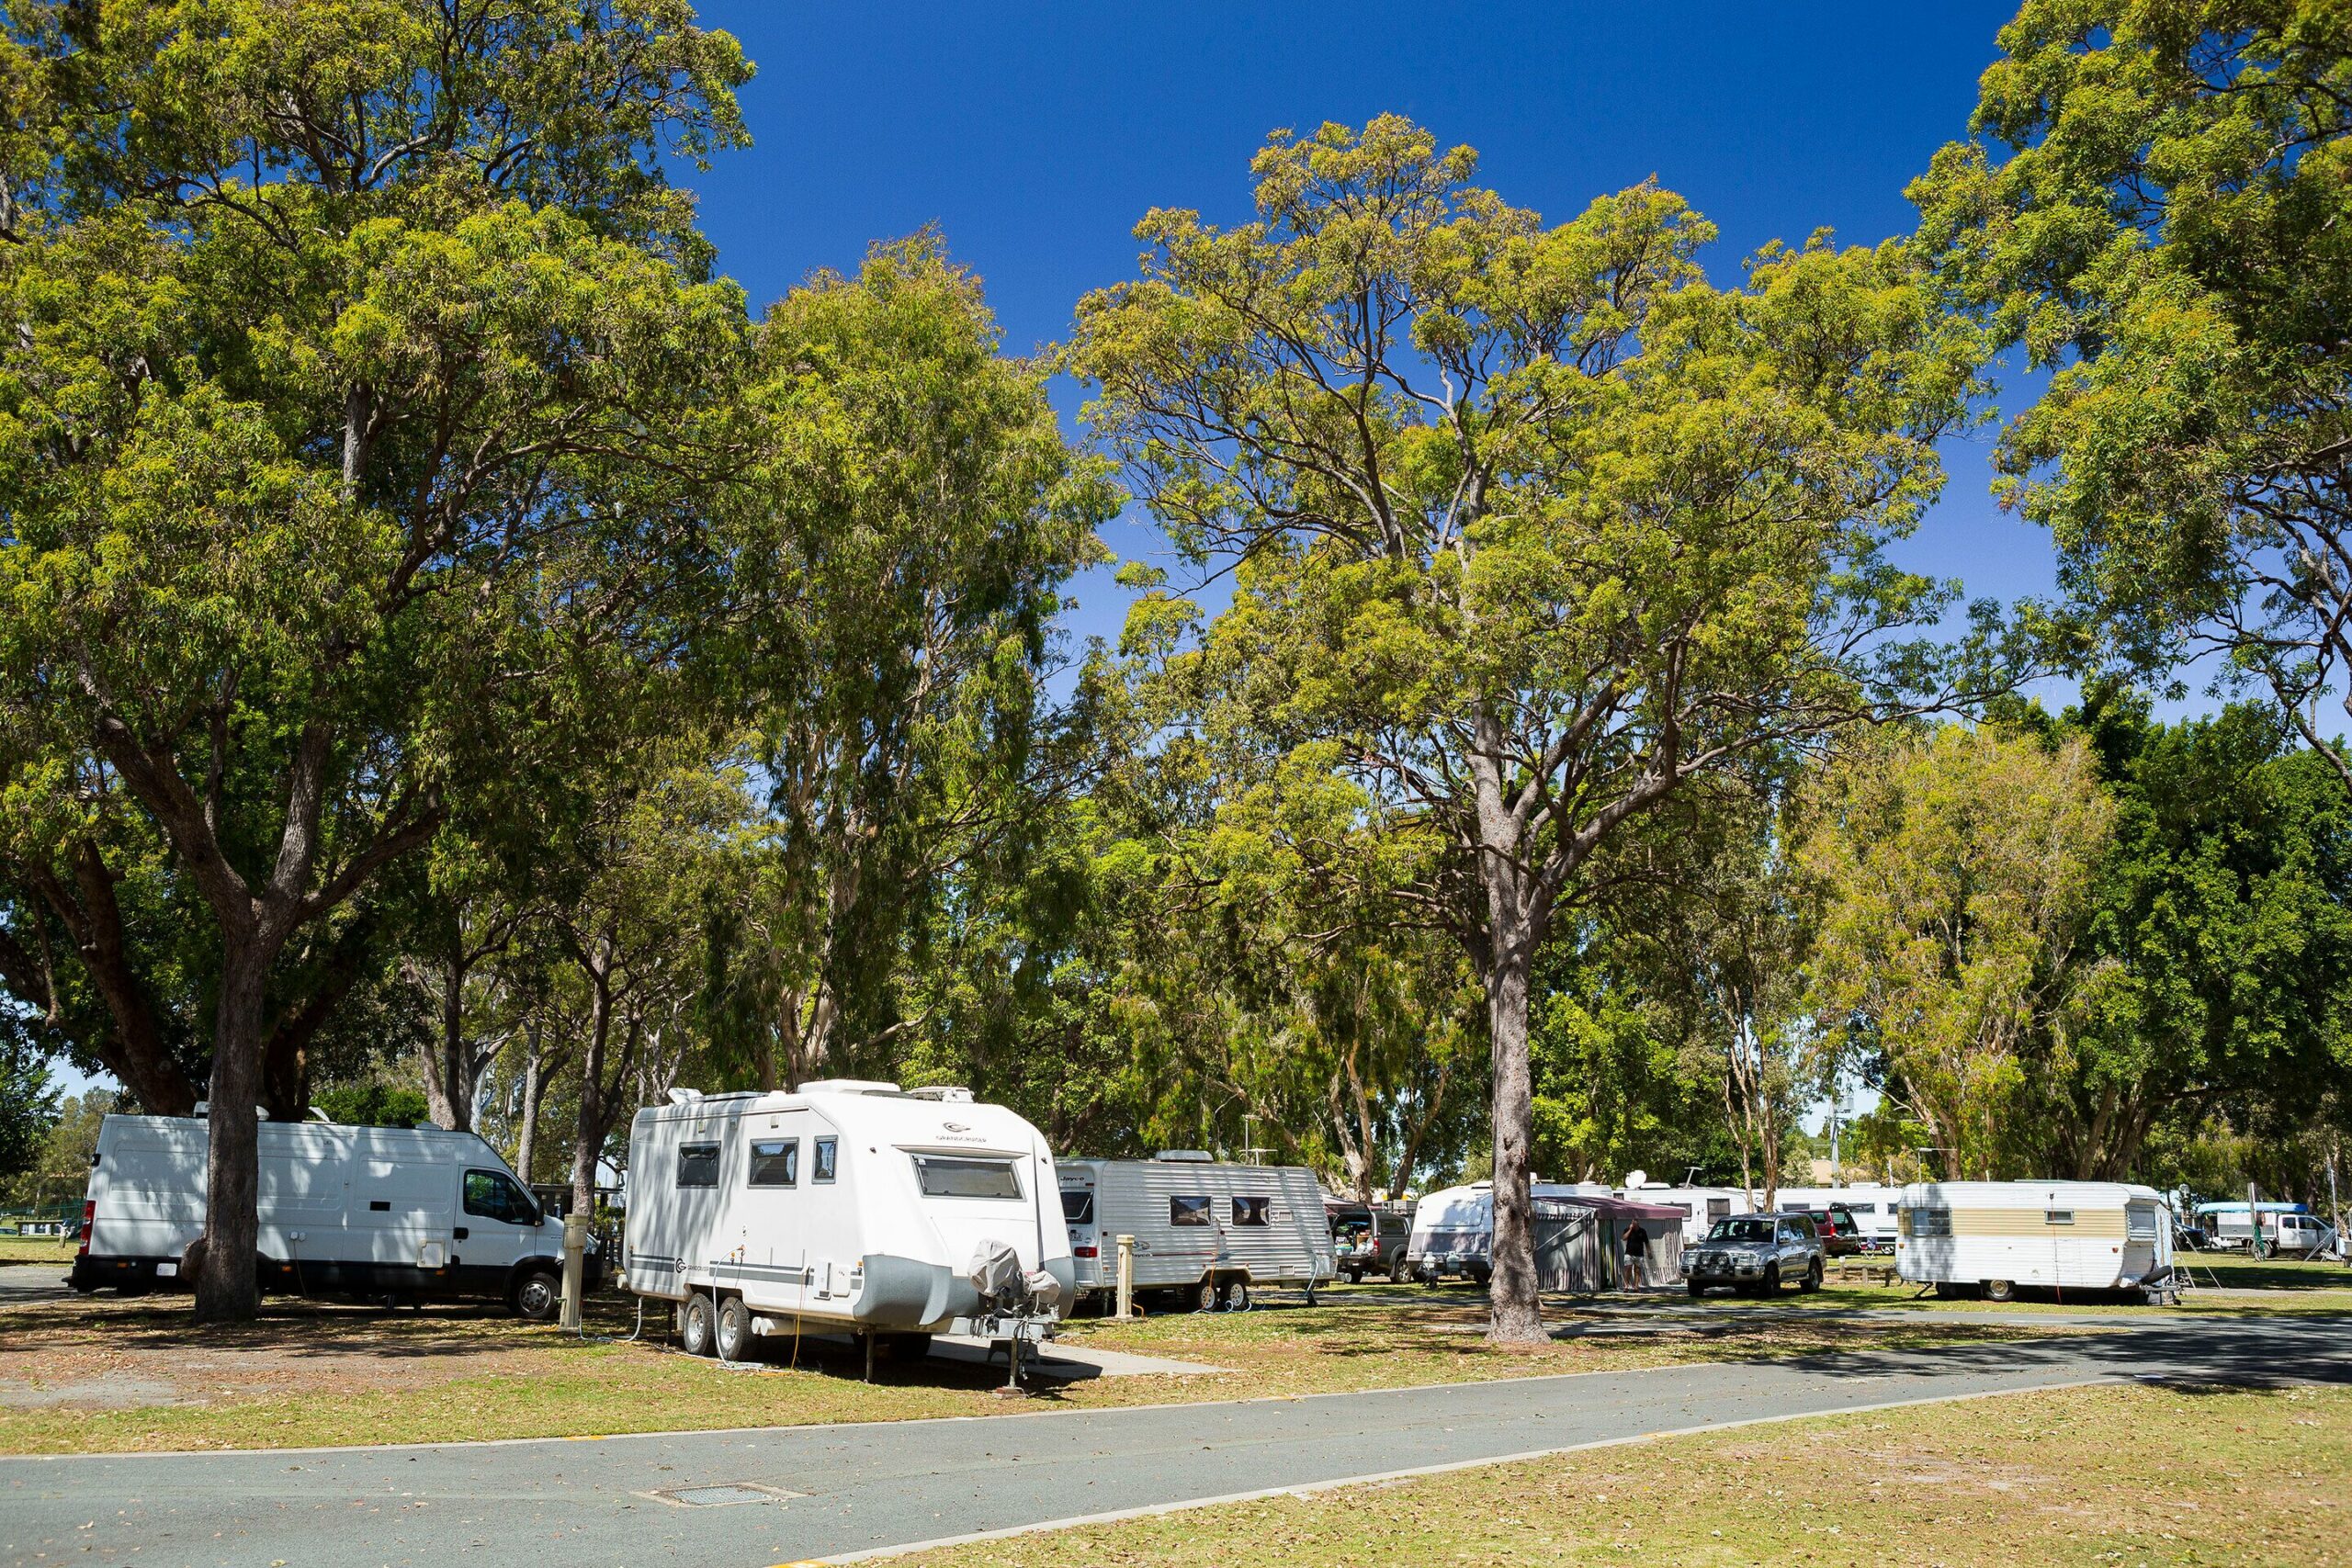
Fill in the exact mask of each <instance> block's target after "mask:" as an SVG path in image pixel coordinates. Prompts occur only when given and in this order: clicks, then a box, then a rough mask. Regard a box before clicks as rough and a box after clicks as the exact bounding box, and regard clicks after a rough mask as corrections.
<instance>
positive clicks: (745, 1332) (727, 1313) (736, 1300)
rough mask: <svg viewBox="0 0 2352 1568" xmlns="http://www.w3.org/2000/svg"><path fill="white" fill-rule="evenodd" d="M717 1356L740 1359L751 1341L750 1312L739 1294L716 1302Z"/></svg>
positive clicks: (732, 1359) (724, 1358) (725, 1359)
mask: <svg viewBox="0 0 2352 1568" xmlns="http://www.w3.org/2000/svg"><path fill="white" fill-rule="evenodd" d="M717 1343H718V1357H719V1359H721V1360H723V1361H740V1360H741V1359H743V1352H744V1350H745V1349H746V1348H749V1347H750V1345H751V1343H752V1312H751V1309H750V1308H749V1307H746V1306H745V1305H744V1304H743V1298H742V1297H741V1296H729V1297H728V1298H727V1299H726V1300H725V1301H723V1302H721V1303H718V1341H717Z"/></svg>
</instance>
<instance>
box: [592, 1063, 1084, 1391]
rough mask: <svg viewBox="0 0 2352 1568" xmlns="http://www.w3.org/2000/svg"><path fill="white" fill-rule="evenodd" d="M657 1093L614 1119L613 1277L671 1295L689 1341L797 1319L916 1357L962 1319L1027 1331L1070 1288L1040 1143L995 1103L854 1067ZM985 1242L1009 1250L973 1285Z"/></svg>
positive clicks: (760, 1330) (723, 1350)
mask: <svg viewBox="0 0 2352 1568" xmlns="http://www.w3.org/2000/svg"><path fill="white" fill-rule="evenodd" d="M671 1097H672V1103H671V1104H668V1105H659V1106H650V1107H648V1108H647V1109H645V1110H643V1111H639V1112H638V1113H637V1118H636V1120H635V1121H634V1122H631V1123H630V1125H629V1134H628V1200H629V1201H628V1232H627V1236H626V1247H625V1249H624V1254H623V1258H622V1264H621V1284H622V1287H623V1288H624V1289H626V1290H628V1291H632V1292H636V1293H637V1294H639V1295H640V1296H646V1297H650V1298H655V1299H659V1300H662V1301H666V1302H670V1303H673V1304H674V1305H675V1308H676V1323H677V1330H678V1335H679V1337H680V1339H681V1340H682V1341H683V1343H684V1346H685V1348H686V1349H687V1350H688V1351H690V1352H692V1353H693V1354H695V1355H698V1356H707V1355H711V1354H714V1353H715V1354H717V1355H718V1356H720V1357H722V1358H724V1359H728V1360H735V1359H741V1357H742V1356H743V1354H744V1353H745V1351H746V1350H747V1349H748V1348H749V1344H748V1340H749V1338H750V1337H754V1336H766V1335H773V1334H793V1333H798V1332H801V1331H803V1330H806V1331H807V1332H809V1333H812V1334H838V1333H842V1332H845V1331H846V1332H849V1333H854V1334H858V1335H862V1336H866V1337H869V1341H871V1340H872V1339H875V1338H879V1339H881V1340H883V1341H885V1342H886V1343H887V1344H888V1348H890V1349H891V1350H892V1351H893V1353H894V1354H898V1355H901V1356H911V1355H916V1354H920V1353H921V1352H922V1349H923V1348H926V1347H927V1346H928V1345H929V1343H930V1339H931V1336H932V1335H933V1334H934V1333H945V1332H953V1331H956V1330H958V1329H962V1330H964V1331H967V1332H972V1333H978V1334H983V1335H986V1336H988V1337H991V1338H1002V1337H1012V1335H1013V1334H1016V1333H1017V1334H1019V1335H1020V1336H1021V1337H1024V1338H1029V1337H1037V1335H1038V1334H1039V1333H1040V1332H1041V1331H1042V1330H1044V1329H1049V1328H1050V1324H1051V1321H1052V1319H1053V1318H1054V1316H1055V1315H1056V1314H1055V1311H1054V1301H1055V1298H1057V1297H1058V1298H1059V1299H1062V1300H1067V1299H1068V1296H1069V1292H1070V1290H1071V1286H1072V1282H1073V1281H1072V1276H1071V1269H1070V1256H1069V1241H1068V1239H1067V1238H1066V1236H1065V1235H1064V1232H1063V1227H1062V1213H1061V1206H1060V1203H1059V1201H1058V1199H1057V1197H1056V1192H1057V1188H1056V1186H1055V1183H1054V1158H1053V1155H1052V1153H1051V1151H1049V1150H1048V1149H1047V1148H1046V1140H1045V1136H1044V1134H1041V1133H1039V1132H1038V1131H1037V1129H1036V1128H1035V1127H1033V1126H1031V1125H1030V1124H1029V1123H1028V1122H1025V1121H1023V1120H1022V1118H1021V1117H1020V1116H1018V1115H1016V1114H1015V1113H1014V1112H1012V1111H1009V1110H1007V1109H1005V1108H1004V1107H1003V1106H1001V1105H979V1104H975V1103H974V1102H973V1100H972V1096H971V1092H970V1091H969V1090H968V1089H911V1090H905V1091H902V1090H900V1089H899V1087H898V1086H897V1085H896V1084H888V1083H873V1082H867V1081H863V1080H858V1079H850V1078H839V1079H829V1080H826V1081H822V1082H818V1083H808V1084H803V1085H801V1086H800V1088H799V1089H798V1090H797V1091H792V1092H785V1091H778V1092H775V1093H770V1094H757V1093H747V1094H713V1095H700V1094H695V1092H693V1091H692V1090H690V1089H673V1090H672V1091H671ZM989 1257H995V1258H1004V1259H1005V1260H1006V1262H1007V1264H1008V1265H1009V1264H1010V1263H1011V1262H1012V1260H1014V1259H1017V1263H1018V1267H1017V1269H1011V1268H1007V1269H1003V1270H1002V1271H1001V1272H998V1273H992V1274H991V1275H990V1277H991V1278H994V1279H998V1280H1001V1285H999V1286H993V1287H992V1288H991V1292H990V1293H989V1295H988V1296H986V1297H984V1296H983V1294H982V1292H981V1290H980V1288H979V1287H978V1285H977V1284H976V1283H975V1282H974V1275H975V1273H976V1271H978V1267H979V1264H980V1262H981V1261H982V1259H983V1258H989ZM1023 1281H1025V1282H1026V1283H1025V1286H1024V1284H1023ZM1016 1296H1017V1297H1018V1298H1019V1300H1017V1301H1016V1300H1014V1299H1013V1298H1014V1297H1016ZM1008 1324H1010V1325H1011V1326H1010V1327H1009V1328H1008V1327H1007V1325H1008Z"/></svg>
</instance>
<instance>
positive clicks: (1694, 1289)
mask: <svg viewBox="0 0 2352 1568" xmlns="http://www.w3.org/2000/svg"><path fill="white" fill-rule="evenodd" d="M1690 1284H1691V1300H1692V1301H1694V1302H1695V1301H1697V1300H1698V1299H1699V1298H1700V1297H1701V1296H1703V1295H1705V1294H1706V1293H1707V1287H1706V1286H1704V1285H1702V1284H1701V1283H1699V1281H1698V1280H1691V1281H1690Z"/></svg>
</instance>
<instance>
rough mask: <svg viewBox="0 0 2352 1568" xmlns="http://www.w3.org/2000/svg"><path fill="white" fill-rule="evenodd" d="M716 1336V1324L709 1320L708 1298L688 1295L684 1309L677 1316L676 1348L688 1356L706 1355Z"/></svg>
mask: <svg viewBox="0 0 2352 1568" xmlns="http://www.w3.org/2000/svg"><path fill="white" fill-rule="evenodd" d="M717 1337H718V1332H717V1325H715V1324H713V1323H712V1322H711V1311H710V1298H709V1297H708V1296H700V1295H696V1296H688V1297H687V1298H686V1305H685V1310H684V1312H682V1313H681V1314H679V1316H678V1348H680V1349H682V1350H684V1351H685V1353H686V1354H687V1355H689V1356H707V1355H709V1354H710V1352H711V1347H712V1344H713V1342H714V1341H715V1340H716V1339H717Z"/></svg>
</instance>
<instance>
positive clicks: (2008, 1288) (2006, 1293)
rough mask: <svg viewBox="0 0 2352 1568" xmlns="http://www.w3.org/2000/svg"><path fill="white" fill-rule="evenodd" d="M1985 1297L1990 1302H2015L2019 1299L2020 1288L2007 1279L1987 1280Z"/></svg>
mask: <svg viewBox="0 0 2352 1568" xmlns="http://www.w3.org/2000/svg"><path fill="white" fill-rule="evenodd" d="M2017 1299H2018V1288H2017V1287H2016V1286H2015V1285H2013V1284H2011V1283H2009V1281H2008V1280H1985V1300H1986V1301H1988V1302H2013V1301H2015V1300H2017Z"/></svg>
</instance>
